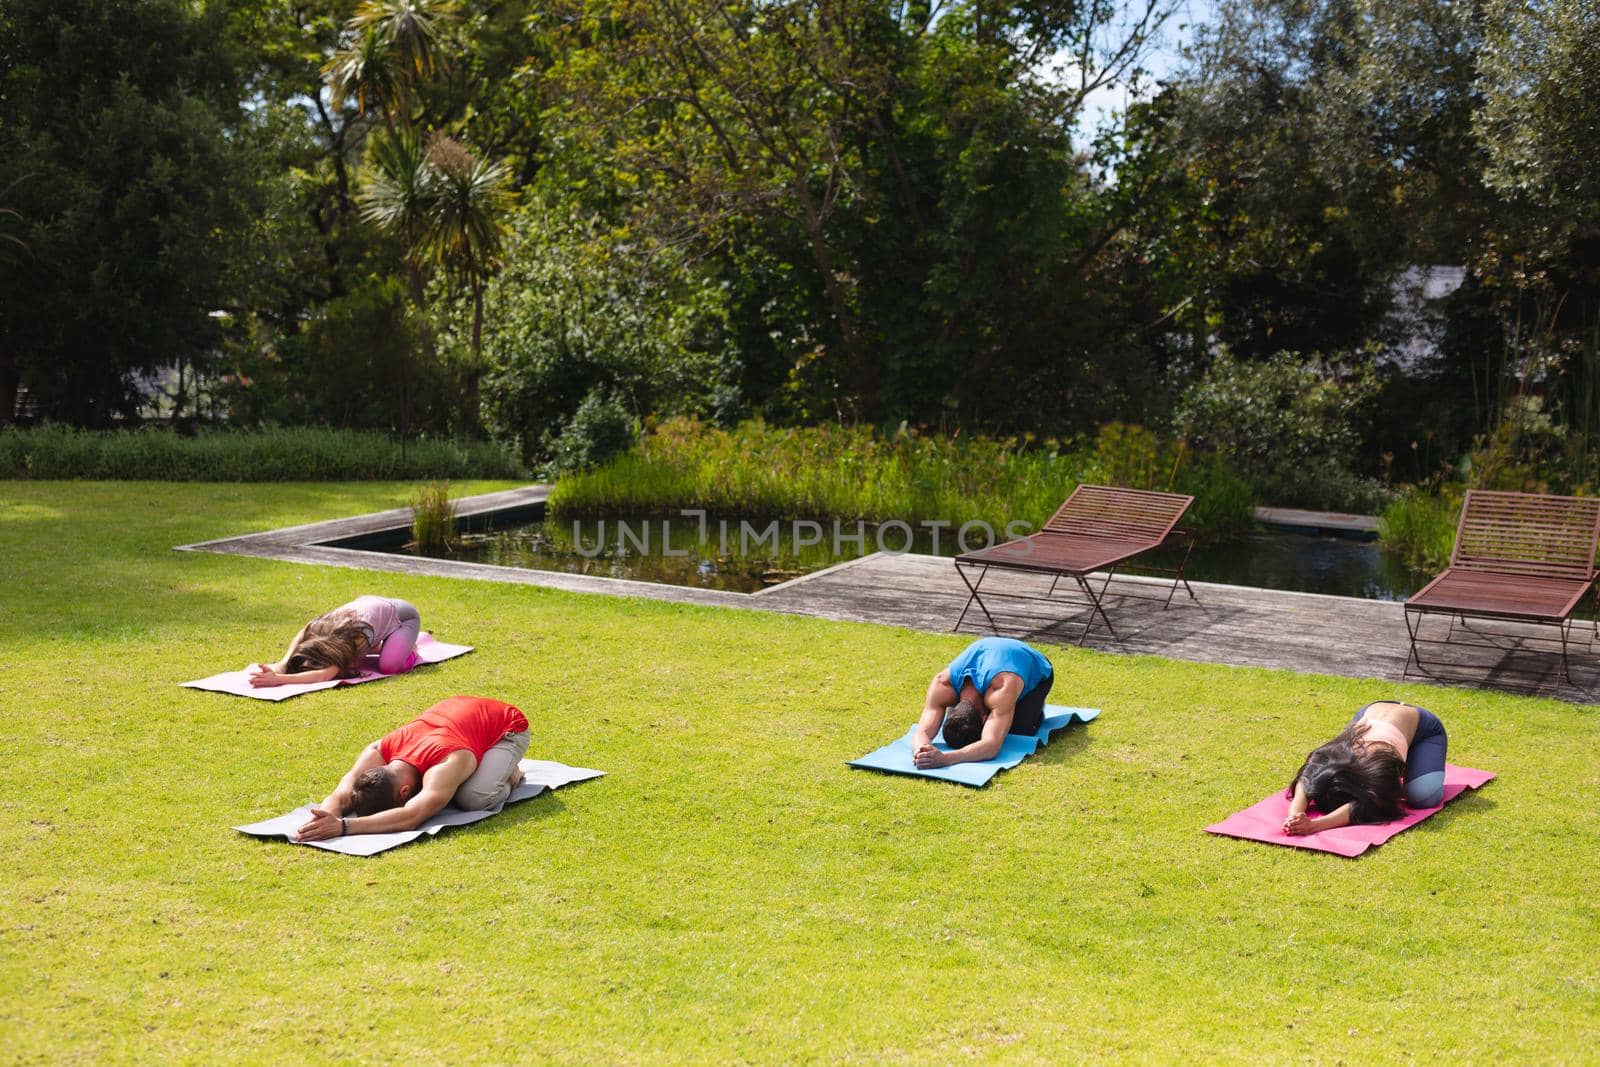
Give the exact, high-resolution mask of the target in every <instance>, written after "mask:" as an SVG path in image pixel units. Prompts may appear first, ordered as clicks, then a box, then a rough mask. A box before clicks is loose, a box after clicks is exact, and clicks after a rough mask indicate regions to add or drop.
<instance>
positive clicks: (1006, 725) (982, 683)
mask: <svg viewBox="0 0 1600 1067" xmlns="http://www.w3.org/2000/svg"><path fill="white" fill-rule="evenodd" d="M1054 680H1055V669H1054V668H1053V667H1051V666H1050V661H1049V660H1047V659H1045V658H1044V655H1043V654H1042V653H1040V652H1038V651H1036V650H1034V649H1032V648H1029V647H1028V646H1027V645H1025V644H1023V643H1022V642H1021V641H1013V640H1012V639H1011V638H1009V637H983V638H979V639H978V640H976V641H974V642H972V644H970V645H968V646H967V648H966V651H964V652H962V653H961V655H959V656H957V657H956V658H955V662H953V663H951V664H950V666H948V667H946V668H945V669H944V670H942V671H940V672H939V673H938V674H936V675H934V676H933V681H932V682H930V683H928V699H927V701H926V703H925V704H924V707H923V710H922V718H921V719H919V720H917V729H916V732H915V733H914V734H913V735H912V737H911V752H912V759H913V760H914V761H915V762H916V765H917V766H918V767H948V766H949V765H950V764H952V763H969V762H975V761H981V760H986V759H993V758H994V757H995V756H996V755H997V754H998V753H999V751H1000V745H1001V743H1002V742H1003V741H1004V740H1005V736H1006V734H1008V733H1011V734H1034V733H1038V732H1039V726H1040V725H1041V724H1042V723H1043V722H1044V698H1045V697H1046V696H1048V695H1049V693H1050V683H1051V682H1053V681H1054ZM941 725H943V726H944V743H945V744H946V745H947V746H949V748H950V751H948V752H944V751H941V750H940V749H938V748H935V747H934V744H933V738H934V735H936V734H937V733H938V732H939V727H940V726H941Z"/></svg>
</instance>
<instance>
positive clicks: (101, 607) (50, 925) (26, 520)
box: [0, 483, 1600, 1063]
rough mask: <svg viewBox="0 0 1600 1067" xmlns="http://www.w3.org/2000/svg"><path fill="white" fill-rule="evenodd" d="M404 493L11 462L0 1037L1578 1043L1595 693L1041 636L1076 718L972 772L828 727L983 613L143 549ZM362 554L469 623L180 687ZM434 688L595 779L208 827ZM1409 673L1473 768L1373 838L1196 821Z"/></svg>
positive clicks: (1595, 1002) (939, 1048)
mask: <svg viewBox="0 0 1600 1067" xmlns="http://www.w3.org/2000/svg"><path fill="white" fill-rule="evenodd" d="M498 487H499V486H498V485H488V484H476V485H458V486H457V487H456V488H457V490H458V491H460V492H470V491H481V490H484V489H489V488H498ZM415 488H416V487H415V486H414V485H402V484H361V485H292V484H291V485H271V486H236V485H205V484H191V485H182V486H173V485H157V484H128V483H123V484H117V485H108V484H94V483H87V484H85V483H76V484H62V483H57V484H47V483H25V484H24V483H0V564H3V568H4V586H3V589H4V592H3V601H4V606H3V610H0V707H3V711H4V716H5V727H4V730H3V732H0V766H3V767H4V768H5V788H4V791H3V796H0V840H3V841H4V842H5V843H6V853H7V855H6V863H5V866H4V870H3V873H0V1058H3V1059H6V1060H11V1061H22V1062H30V1061H49V1062H75V1061H76V1062H81V1061H87V1060H96V1061H101V1060H104V1061H113V1062H128V1061H141V1062H144V1061H151V1060H179V1061H190V1062H208V1063H209V1062H213V1061H248V1062H252V1063H253V1062H307V1061H310V1062H322V1061H350V1062H377V1061H381V1060H391V1061H392V1060H399V1059H405V1060H408V1061H411V1062H452V1063H454V1062H461V1063H478V1062H618V1063H635V1062H639V1063H644V1062H658V1061H667V1062H672V1061H676V1062H738V1061H765V1062H774V1061H781V1062H791V1061H828V1062H835V1061H902V1062H916V1063H923V1062H950V1061H965V1060H968V1059H972V1060H979V1061H1005V1062H1041V1063H1053V1062H1060V1061H1062V1060H1074V1059H1082V1058H1105V1059H1119V1060H1121V1059H1129V1060H1148V1061H1174V1060H1188V1059H1202V1060H1207V1059H1222V1060H1252V1061H1269V1062H1270V1061H1282V1060H1286V1059H1297V1060H1298V1059H1304V1060H1311V1061H1321V1062H1334V1061H1354V1062H1374V1061H1376V1062H1385V1061H1408V1060H1424V1061H1429V1062H1443V1061H1448V1060H1452V1059H1466V1060H1469V1061H1473V1062H1487V1061H1490V1060H1495V1059H1502V1058H1505V1059H1511V1060H1514V1061H1529V1060H1541V1061H1583V1060H1593V1059H1594V1058H1595V1056H1596V1053H1595V1051H1594V1050H1595V1048H1596V1047H1597V1040H1600V905H1597V904H1596V902H1595V898H1594V895H1593V884H1594V863H1595V857H1596V854H1597V837H1596V830H1595V815H1594V813H1595V811H1596V810H1597V809H1600V758H1597V755H1596V753H1597V744H1596V742H1597V741H1600V719H1597V713H1596V712H1595V710H1593V709H1590V708H1583V707H1573V706H1570V705H1565V704H1562V703H1558V702H1555V701H1550V700H1536V699H1523V698H1513V697H1509V696H1503V695H1494V694H1486V693H1479V692H1469V691H1462V690H1444V689H1431V688H1426V687H1420V686H1419V687H1413V688H1409V689H1398V688H1397V687H1395V686H1393V685H1391V684H1387V683H1375V682H1374V683H1369V682H1361V681H1352V680H1347V679H1335V678H1326V677H1318V676H1312V675H1293V674H1288V673H1282V672H1270V671H1259V670H1239V669H1231V668H1226V667H1213V666H1203V665H1195V664H1188V663H1176V662H1168V661H1163V660H1157V659H1150V658H1132V657H1123V656H1117V655H1110V654H1100V653H1095V652H1089V651H1080V650H1076V649H1063V648H1053V649H1050V650H1049V651H1050V653H1051V654H1052V655H1053V657H1054V658H1055V661H1056V666H1057V681H1056V684H1055V690H1054V694H1053V696H1054V698H1055V699H1056V700H1058V701H1060V702H1066V703H1074V704H1081V705H1091V706H1098V707H1101V708H1103V709H1104V714H1103V715H1102V716H1101V717H1100V718H1099V719H1098V720H1097V721H1095V722H1094V723H1093V724H1091V725H1089V726H1088V727H1085V728H1074V729H1073V730H1072V731H1071V732H1070V733H1068V734H1066V735H1065V736H1058V738H1057V739H1056V741H1055V742H1054V743H1052V744H1051V745H1050V746H1049V747H1048V748H1047V749H1045V750H1044V752H1043V753H1042V754H1041V755H1040V756H1038V757H1036V758H1034V759H1031V760H1029V761H1027V762H1026V763H1024V764H1023V765H1022V766H1021V767H1020V768H1018V769H1016V770H1014V771H1011V772H1007V773H1005V774H1002V775H1000V776H999V777H998V778H997V779H996V781H995V782H994V784H992V785H991V786H990V787H989V788H987V789H984V790H970V789H966V788H962V787H959V786H953V785H946V784H943V783H937V782H931V781H924V780H919V779H911V778H900V777H892V776H887V775H880V774H875V773H869V772H864V771H858V770H853V769H850V768H848V767H846V766H845V760H847V759H849V758H851V757H853V756H856V755H858V754H860V753H863V752H865V751H867V750H868V749H871V748H873V747H875V746H877V745H879V744H881V743H883V742H884V741H886V740H888V739H890V738H892V737H894V736H896V735H898V734H899V733H900V732H901V731H903V730H904V729H905V727H906V725H907V724H908V723H909V722H910V720H911V719H912V717H913V716H914V714H915V713H916V711H917V708H918V705H919V699H920V695H921V692H922V689H923V686H924V685H925V684H926V681H927V678H928V676H929V675H930V674H931V673H933V671H934V670H935V669H937V667H938V666H940V665H941V664H942V663H944V662H946V661H947V660H948V658H949V657H950V656H951V655H952V654H953V653H954V652H955V651H957V650H958V649H959V648H960V647H961V646H962V645H963V644H964V643H965V641H966V640H967V638H965V637H959V636H941V635H928V634H920V633H912V632H909V631H903V630H898V629H892V628H883V627H873V626H864V625H848V624H839V623H830V622H824V621H817V620H809V619H801V618H793V617H784V616H778V615H769V614H764V613H760V612H753V611H752V612H746V611H736V610H712V609H697V608H685V607H678V606H672V605H667V604H660V603H648V602H641V601H635V600H626V599H616V598H608V597H596V596H578V595H569V594H563V593H557V592H548V591H543V590H538V589H532V588H527V587H522V586H510V585H498V584H494V583H486V582H473V581H460V580H445V579H434V578H420V577H418V578H398V577H390V576H382V575H377V574H371V573H363V572H361V571H355V570H346V569H342V568H331V567H310V566H297V565H291V564H283V563H275V562H268V561H261V560H251V559H244V558H238V557H228V556H217V555H210V554H193V553H177V552H173V551H172V550H171V548H172V546H173V545H177V544H182V543H185V542H191V541H196V540H200V539H204V538H207V537H215V536H221V535H226V534H233V533H239V532H244V531H249V530H260V529H266V528H270V527H274V526H279V525H285V524H289V523H295V522H305V521H312V520H315V519H320V518H327V517H333V516H339V515H348V514H354V513H357V512H361V511H366V510H371V509H376V508H382V507H392V506H397V505H400V504H403V503H405V502H406V501H407V500H408V499H409V498H410V497H411V496H412V494H413V493H414V492H415ZM368 591H373V592H380V593H388V594H392V595H396V596H403V597H406V598H408V599H410V600H412V601H414V602H415V603H417V604H418V605H419V606H420V607H421V609H422V612H423V617H424V622H425V625H426V626H427V627H428V628H430V629H432V630H434V631H435V632H436V633H438V634H440V635H441V636H443V637H445V638H447V639H449V640H453V641H464V642H470V643H472V644H474V645H476V646H477V647H478V651H477V652H476V653H474V654H473V655H470V656H467V657H465V658H463V659H460V660H457V661H454V662H451V663H448V664H444V665H441V666H439V667H433V668H427V669H423V670H419V671H417V672H416V673H414V674H412V675H409V676H406V677H404V678H399V679H392V680H389V681H385V682H380V683H376V684H373V685H367V686H362V687H360V688H357V689H350V690H345V691H342V692H331V693H319V694H313V695H311V696H307V697H300V698H297V699H294V700H291V701H288V702H286V703H283V704H278V705H272V704H268V703H265V702H254V701H248V700H242V699H237V698H231V697H225V696H221V695H217V694H210V693H200V692H194V691H191V690H186V689H180V688H178V686H177V683H178V682H180V681H183V680H185V679H189V678H194V677H199V676H201V675H205V674H210V673H212V672H214V671H216V670H220V669H224V668H228V667H233V666H237V665H241V664H243V663H245V662H246V661H248V660H250V659H251V658H253V657H263V656H268V655H271V654H273V653H275V652H277V651H278V650H280V649H281V646H282V644H283V642H284V641H285V640H286V639H287V637H288V636H289V635H290V634H291V633H292V632H293V630H294V628H295V627H296V626H297V625H298V624H299V622H301V621H303V619H304V618H305V617H306V616H307V615H308V614H310V613H312V612H314V611H316V610H319V609H322V608H325V607H329V606H332V605H334V604H337V603H339V602H341V601H342V600H345V599H348V598H349V597H352V596H354V595H356V594H358V593H362V592H368ZM453 693H479V694H485V695H490V696H495V697H500V698H503V699H507V700H510V701H513V702H515V703H516V704H518V705H519V706H520V707H522V708H523V709H524V710H525V711H526V712H527V714H528V717H529V719H530V720H531V722H532V724H533V734H534V740H533V747H532V752H531V754H532V755H536V756H541V757H546V758H552V759H558V760H563V761H566V762H569V763H575V764H581V765H585V766H592V767H597V768H601V769H604V770H605V771H607V772H608V775H607V777H605V778H602V779H599V780H597V781H593V782H587V783H583V784H580V785H576V786H572V787H569V788H567V789H563V790H561V791H559V792H556V793H554V794H549V795H546V796H544V797H541V798H538V799H536V800H534V801H531V802H529V803H526V804H523V805H520V806H518V807H515V808H513V809H511V810H509V811H507V812H506V813H505V814H503V815H501V816H499V817H497V818H495V819H492V820H490V821H488V822H486V823H482V824H480V825H478V826H475V827H471V828H468V829H464V830H454V831H446V832H445V833H444V834H442V835H440V836H439V837H438V838H436V839H433V840H429V841H424V842H421V843H419V844H415V845H411V846H407V847H405V848H401V849H398V850H395V851H393V852H389V853H387V854H384V855H382V856H379V857H376V858H374V859H370V860H360V859H354V858H349V857H343V856H337V855H332V854H327V853H323V852H320V851H317V850H313V849H305V848H295V847H292V846H289V845H285V844H271V843H263V842H259V841H255V840H252V839H249V838H245V837H243V836H241V835H239V834H236V833H234V832H233V831H232V830H231V829H229V826H230V824H232V823H237V822H244V821H248V820H254V819H259V818H264V817H267V816H271V815H276V814H279V813H281V812H282V811H285V810H287V809H288V808H289V807H291V806H293V805H295V804H298V803H301V802H303V801H306V800H308V799H311V798H317V797H320V796H322V794H323V793H324V792H325V791H326V790H327V789H328V788H329V786H330V785H331V784H332V783H333V782H334V780H335V779H336V778H337V777H338V776H339V774H340V773H342V772H343V771H344V769H345V768H346V767H347V766H348V764H349V762H350V760H351V758H352V757H353V756H354V754H355V753H356V751H357V749H358V748H359V747H360V746H361V745H362V744H364V743H365V742H367V741H369V740H370V739H372V738H374V737H376V736H378V735H379V734H381V733H382V732H383V731H385V730H386V729H388V728H390V727H392V726H394V725H397V724H399V723H401V722H403V721H405V720H407V719H408V718H410V717H411V716H412V715H414V714H415V713H416V712H418V711H420V710H421V709H423V708H425V707H426V706H427V705H429V704H430V703H432V702H434V701H436V700H438V699H440V698H442V697H444V696H448V695H450V694H453ZM1392 695H1399V696H1404V697H1408V698H1410V699H1412V700H1416V701H1418V702H1421V703H1424V704H1426V705H1427V706H1428V707H1430V708H1432V709H1434V710H1435V711H1437V712H1438V713H1439V714H1440V715H1441V716H1442V717H1443V718H1444V720H1445V722H1446V724H1447V725H1448V727H1449V729H1450V734H1451V758H1452V760H1453V761H1454V762H1457V763H1463V764H1468V765H1472V766H1478V767H1485V768H1489V769H1492V770H1494V771H1496V772H1498V774H1499V775H1500V778H1499V779H1498V780H1497V781H1495V782H1492V783H1490V784H1489V785H1488V786H1486V787H1485V788H1484V789H1483V790H1481V791H1480V792H1479V793H1477V794H1473V795H1469V796H1467V797H1465V798H1463V799H1461V800H1459V801H1457V802H1456V803H1454V804H1453V805H1451V806H1450V807H1449V808H1447V809H1445V811H1444V812H1443V813H1441V814H1440V815H1438V816H1435V817H1434V818H1433V819H1431V820H1429V821H1428V822H1426V823H1424V824H1422V825H1421V826H1420V827H1419V828H1417V829H1415V830H1412V831H1409V832H1407V833H1405V834H1403V835H1401V836H1400V837H1398V838H1396V839H1394V840H1393V841H1391V842H1390V843H1389V844H1387V845H1385V846H1383V847H1382V848H1380V849H1377V850H1375V851H1374V852H1372V853H1369V854H1368V855H1367V856H1365V857H1364V858H1361V859H1359V860H1353V861H1352V860H1344V859H1340V858H1338V857H1334V856H1328V855H1320V854H1313V853H1308V852H1302V851H1298V850H1291V849H1284V848H1273V847H1268V846H1264V845H1256V844H1251V843H1247V842H1240V841H1233V840H1229V839H1223V838H1217V837H1213V836H1211V835H1208V834H1206V833H1204V832H1202V827H1204V826H1205V825H1206V824H1207V823H1209V822H1212V821H1214V820H1216V819H1219V818H1221V817H1222V816H1224V815H1226V814H1227V813H1228V812H1230V811H1232V810H1235V809H1237V808H1240V807H1243V806H1245V805H1247V804H1249V803H1252V802H1254V801H1255V800H1257V799H1259V798H1260V797H1261V796H1262V795H1264V794H1265V793H1266V792H1267V791H1269V790H1271V789H1273V788H1281V787H1282V786H1283V784H1284V782H1285V781H1286V780H1287V779H1288V777H1289V776H1290V775H1291V774H1292V773H1293V771H1294V769H1295V767H1296V765H1297V763H1298V760H1299V759H1300V758H1301V756H1302V755H1303V754H1304V752H1305V751H1306V750H1307V749H1309V748H1310V747H1311V746H1312V745H1313V744H1315V743H1316V742H1318V741H1320V740H1322V739H1323V738H1325V737H1327V736H1329V735H1331V734H1332V733H1333V732H1334V731H1335V730H1336V729H1337V728H1338V727H1339V726H1340V725H1342V723H1343V722H1344V720H1345V719H1346V718H1347V717H1348V716H1349V714H1350V713H1351V711H1352V710H1353V709H1354V708H1355V707H1356V706H1358V705H1360V704H1361V703H1363V702H1365V701H1367V700H1370V699H1374V698H1378V697H1386V696H1392Z"/></svg>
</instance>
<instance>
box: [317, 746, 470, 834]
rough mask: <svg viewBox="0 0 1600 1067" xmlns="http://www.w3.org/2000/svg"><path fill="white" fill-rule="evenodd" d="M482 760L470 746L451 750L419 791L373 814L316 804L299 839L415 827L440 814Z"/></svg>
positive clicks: (427, 777) (425, 779)
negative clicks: (342, 812) (347, 812)
mask: <svg viewBox="0 0 1600 1067" xmlns="http://www.w3.org/2000/svg"><path fill="white" fill-rule="evenodd" d="M477 769H478V761H477V760H476V759H475V758H474V757H473V755H472V753H471V752H468V751H467V750H466V749H458V750H456V751H455V752H452V753H450V755H449V757H448V758H446V759H445V761H444V762H443V763H441V764H439V765H438V766H436V767H432V768H430V769H429V770H428V772H427V773H426V774H424V775H423V776H422V788H421V789H419V790H417V795H416V796H414V797H412V798H411V799H410V800H408V801H406V802H405V803H404V804H402V805H401V806H400V807H398V808H390V809H389V810H388V811H380V812H376V813H374V814H372V815H360V816H354V815H352V816H347V817H344V818H342V819H341V817H340V816H339V814H338V813H336V812H332V811H329V810H328V809H326V808H321V807H318V808H312V809H311V818H310V819H308V820H307V821H306V823H305V825H304V826H302V827H300V829H299V831H298V832H297V833H296V834H295V840H297V841H326V840H328V839H329V838H332V837H339V836H340V835H342V834H345V833H351V834H390V833H394V832H396V831H398V830H415V829H416V828H417V827H419V826H421V825H422V824H423V823H425V822H427V821H428V819H429V818H431V817H432V816H434V815H435V814H437V813H438V812H439V811H440V809H442V808H443V807H444V806H445V805H446V804H448V803H450V798H451V797H453V796H455V795H456V790H457V789H459V788H461V783H462V782H465V781H466V780H467V779H468V778H470V777H472V772H473V771H475V770H477Z"/></svg>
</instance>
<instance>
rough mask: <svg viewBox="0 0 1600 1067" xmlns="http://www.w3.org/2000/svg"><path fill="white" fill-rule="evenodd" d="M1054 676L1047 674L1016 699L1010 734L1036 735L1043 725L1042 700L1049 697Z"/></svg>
mask: <svg viewBox="0 0 1600 1067" xmlns="http://www.w3.org/2000/svg"><path fill="white" fill-rule="evenodd" d="M1055 680H1056V676H1055V675H1054V674H1053V673H1052V674H1047V675H1045V676H1044V677H1043V678H1041V679H1040V680H1039V684H1038V685H1036V686H1034V687H1033V688H1032V689H1031V690H1029V691H1028V692H1026V693H1024V694H1022V696H1020V697H1018V698H1017V710H1016V711H1015V712H1014V713H1013V714H1012V716H1011V730H1010V732H1011V733H1014V734H1029V735H1032V734H1036V733H1038V732H1039V727H1041V726H1043V725H1044V698H1045V697H1047V696H1049V695H1050V683H1052V682H1054V681H1055Z"/></svg>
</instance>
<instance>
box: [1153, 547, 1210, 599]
mask: <svg viewBox="0 0 1600 1067" xmlns="http://www.w3.org/2000/svg"><path fill="white" fill-rule="evenodd" d="M1196 540H1197V538H1195V537H1193V536H1190V537H1186V538H1184V543H1185V544H1186V545H1187V547H1186V548H1184V550H1183V557H1182V558H1181V559H1179V560H1178V576H1177V577H1176V578H1174V579H1172V588H1171V589H1169V590H1167V602H1166V603H1165V604H1163V605H1161V610H1162V611H1166V610H1167V609H1168V608H1170V607H1171V606H1172V598H1173V596H1174V595H1176V594H1177V592H1178V583H1179V582H1182V583H1183V588H1184V589H1186V590H1188V593H1189V599H1190V600H1193V601H1194V602H1195V603H1197V604H1198V603H1199V602H1200V598H1199V597H1197V596H1195V595H1194V589H1193V588H1191V587H1190V585H1189V579H1187V578H1185V577H1184V576H1183V571H1184V568H1186V567H1187V566H1189V554H1190V553H1191V552H1193V551H1194V543H1195V541H1196Z"/></svg>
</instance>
